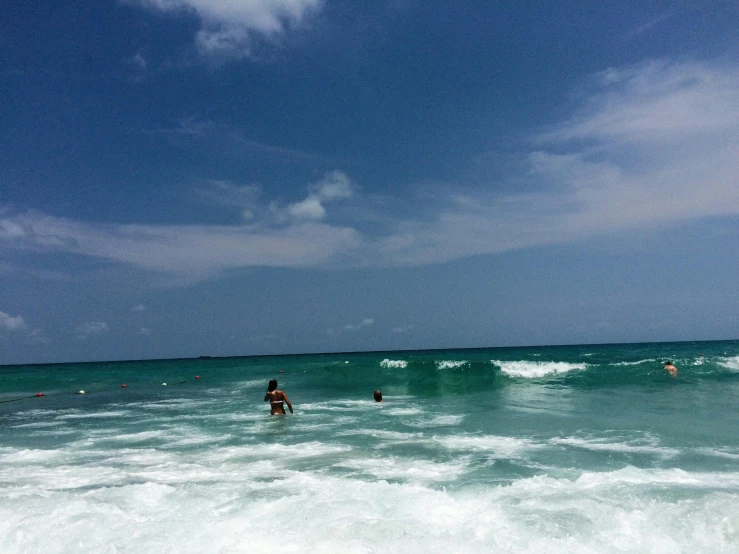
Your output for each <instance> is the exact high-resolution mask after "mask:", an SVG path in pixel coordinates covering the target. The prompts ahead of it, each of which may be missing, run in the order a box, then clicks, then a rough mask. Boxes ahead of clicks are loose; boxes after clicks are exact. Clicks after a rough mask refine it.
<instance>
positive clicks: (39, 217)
mask: <svg viewBox="0 0 739 554" xmlns="http://www.w3.org/2000/svg"><path fill="white" fill-rule="evenodd" d="M11 222H12V224H13V225H14V226H18V227H20V228H22V229H23V233H22V236H20V237H19V236H17V235H15V236H14V237H13V239H11V240H9V241H6V243H7V244H8V245H9V246H11V247H14V248H22V249H30V250H35V251H37V252H53V251H63V252H68V253H73V254H80V255H84V256H93V257H98V258H103V259H108V260H113V261H117V262H123V263H126V264H131V265H134V266H137V267H139V268H143V269H148V270H152V271H161V272H167V273H173V274H177V275H180V276H188V277H189V278H191V279H200V278H205V277H208V276H212V275H215V274H218V273H220V272H221V271H224V270H228V269H234V268H242V267H254V266H270V267H309V266H314V265H317V264H320V263H322V262H324V261H328V260H331V259H332V258H333V257H335V256H338V255H340V254H341V253H342V252H344V251H347V250H352V249H354V248H355V247H356V246H357V244H358V242H359V238H358V234H357V232H356V231H355V230H354V229H351V228H347V227H336V226H330V225H326V224H322V223H298V224H296V225H291V226H288V227H280V228H270V227H266V226H259V225H251V226H246V225H234V226H224V225H218V226H207V225H178V226H164V225H115V224H109V225H99V224H88V223H82V222H79V221H74V220H70V219H65V218H58V217H51V216H47V215H43V214H39V213H36V212H30V213H26V214H21V215H18V216H15V217H13V218H12V220H11ZM0 238H2V237H0Z"/></svg>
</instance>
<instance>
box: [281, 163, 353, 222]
mask: <svg viewBox="0 0 739 554" xmlns="http://www.w3.org/2000/svg"><path fill="white" fill-rule="evenodd" d="M354 188H355V187H354V185H353V184H352V182H351V180H350V179H349V177H348V176H347V175H346V174H345V173H344V172H342V171H338V170H334V171H331V172H329V173H327V174H326V175H325V176H324V177H323V179H321V180H320V181H319V182H318V183H316V184H314V185H313V186H311V187H309V191H310V194H309V195H308V197H307V198H306V199H305V200H302V201H301V202H296V203H295V204H290V205H289V206H288V207H287V213H288V214H289V215H290V217H292V218H295V219H313V220H319V219H323V218H325V217H326V208H324V206H323V204H324V203H326V202H331V201H333V200H338V199H344V198H351V197H352V196H353V194H354Z"/></svg>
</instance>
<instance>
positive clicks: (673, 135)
mask: <svg viewBox="0 0 739 554" xmlns="http://www.w3.org/2000/svg"><path fill="white" fill-rule="evenodd" d="M737 21H739V4H738V3H737V2H735V1H723V2H694V1H671V2H622V1H604V2H590V1H582V2H580V1H569V2H543V1H541V2H533V1H532V2H525V1H516V2H513V1H510V2H489V1H488V2H477V1H468V2H459V3H452V2H421V1H413V0H398V1H389V0H388V1H382V0H380V1H378V2H351V1H343V2H339V1H332V0H261V1H256V0H253V1H252V0H241V1H239V0H219V1H216V0H119V1H115V0H101V1H99V2H88V3H80V2H71V1H65V0H55V1H54V2H50V1H48V2H42V1H35V2H19V1H11V2H5V3H3V4H2V5H1V6H0V45H1V46H2V48H0V80H1V81H0V82H1V83H2V88H1V90H2V98H3V101H2V102H1V103H0V140H1V141H2V143H1V144H2V148H0V363H6V364H7V363H36V362H57V361H59V362H61V361H86V360H108V359H139V358H163V357H188V356H198V355H205V354H208V355H214V356H217V355H249V354H275V353H298V352H327V351H351V350H386V349H414V348H453V347H484V346H505V345H533V344H561V343H601V342H636V341H662V340H664V341H671V340H708V339H728V338H737V329H739V287H737V285H736V283H737V278H736V275H737V274H738V273H739V256H737V251H738V250H739V248H738V247H739V183H738V180H739V179H738V178H737V175H739V25H737Z"/></svg>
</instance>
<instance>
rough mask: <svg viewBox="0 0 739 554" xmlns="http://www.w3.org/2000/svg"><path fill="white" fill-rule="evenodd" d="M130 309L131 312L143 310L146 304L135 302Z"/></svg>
mask: <svg viewBox="0 0 739 554" xmlns="http://www.w3.org/2000/svg"><path fill="white" fill-rule="evenodd" d="M131 311H132V312H145V311H146V306H144V305H143V304H137V305H135V306H134V307H133V308H131Z"/></svg>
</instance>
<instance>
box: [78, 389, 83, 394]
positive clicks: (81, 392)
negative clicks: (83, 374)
mask: <svg viewBox="0 0 739 554" xmlns="http://www.w3.org/2000/svg"><path fill="white" fill-rule="evenodd" d="M77 394H85V391H83V390H81V391H80V392H78V393H77Z"/></svg>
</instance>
